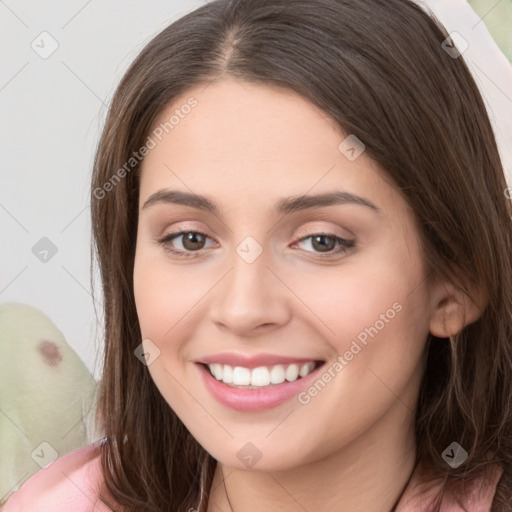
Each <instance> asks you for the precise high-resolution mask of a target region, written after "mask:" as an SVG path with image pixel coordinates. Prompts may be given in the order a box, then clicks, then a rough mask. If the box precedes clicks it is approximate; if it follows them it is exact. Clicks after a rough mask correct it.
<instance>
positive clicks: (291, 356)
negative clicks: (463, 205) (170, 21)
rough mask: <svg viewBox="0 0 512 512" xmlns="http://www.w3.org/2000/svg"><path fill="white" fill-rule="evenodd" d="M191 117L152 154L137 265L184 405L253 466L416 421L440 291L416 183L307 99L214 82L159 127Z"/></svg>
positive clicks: (339, 446) (234, 460)
mask: <svg viewBox="0 0 512 512" xmlns="http://www.w3.org/2000/svg"><path fill="white" fill-rule="evenodd" d="M203 89H204V90H203ZM190 98H194V101H193V103H194V107H193V108H185V107H184V105H187V102H188V104H192V103H191V100H190ZM176 109H178V110H179V112H180V113H181V115H178V116H177V117H176V116H175V120H174V122H173V126H172V129H169V128H168V129H167V132H168V133H165V130H163V135H162V129H160V130H159V131H155V132H153V133H156V134H158V136H152V137H153V140H154V142H155V145H154V146H155V147H153V148H152V149H151V150H150V152H149V154H148V155H147V156H146V157H145V159H144V162H143V166H142V173H141V181H140V197H139V205H140V206H139V212H138V214H139V220H138V232H137V248H136V256H135V266H134V291H135V299H136V307H137V314H138V319H139V323H140V327H141V334H142V338H143V339H144V344H143V346H144V349H145V351H146V352H148V353H149V354H150V360H149V361H152V362H150V364H149V365H148V366H147V369H148V371H149V372H150V374H151V377H152V379H153V380H154V382H155V384H156V386H157V387H158V389H159V391H160V392H161V394H162V396H163V397H164V399H165V400H166V401H167V403H168V404H169V406H170V407H171V408H172V409H173V410H174V411H175V412H176V414H177V415H178V416H179V418H180V419H181V420H182V421H183V423H184V424H185V426H186V427H187V428H188V429H189V430H190V432H191V433H192V435H193V436H194V437H195V438H196V439H197V440H198V442H199V443H200V444H201V445H202V446H203V447H204V448H205V449H206V450H207V451H208V452H209V453H210V454H212V455H213V457H215V458H216V459H217V460H219V461H221V462H222V463H224V464H227V465H229V466H232V467H237V468H241V469H243V468H246V467H250V464H252V463H251V462H250V461H251V460H256V459H259V460H258V469H264V470H270V469H274V470H277V469H286V468H293V467H295V466H298V465H300V464H304V463H307V462H314V461H317V460H320V459H322V458H325V457H328V456H329V455H331V454H333V453H335V452H339V451H340V450H343V449H348V448H349V447H350V446H352V445H354V444H355V443H356V442H357V441H358V440H361V439H363V438H365V439H366V442H367V443H370V442H376V441H370V438H372V439H377V436H373V437H372V436H371V432H375V433H377V432H379V435H385V432H386V431H391V430H393V429H397V428H398V429H402V428H404V422H403V418H405V417H411V416H412V411H413V410H414V408H415V400H416V397H417V395H416V393H417V390H418V386H419V384H420V381H421V377H422V372H423V368H424V367H423V364H424V358H423V349H424V345H425V341H426V338H427V334H428V331H429V314H430V312H431V311H432V307H433V301H432V295H431V291H430V289H429V286H428V283H427V280H426V276H425V269H424V265H423V261H422V253H421V249H420V243H419V238H418V234H417V230H416V227H415V223H414V220H413V213H412V211H411V210H410V208H409V207H408V205H407V204H406V202H405V201H404V199H403V198H402V196H401V195H400V193H399V192H398V191H397V190H396V189H395V188H394V187H393V186H392V184H391V181H390V180H389V179H388V178H386V177H385V175H384V174H383V172H382V170H381V169H379V167H378V166H377V164H376V163H375V162H374V161H373V160H372V159H370V158H369V157H368V156H367V154H366V153H365V152H364V151H363V152H362V153H361V154H360V155H359V156H357V155H358V153H359V151H360V150H361V149H362V146H359V145H358V143H357V141H356V143H355V144H354V142H353V140H352V139H349V140H348V141H345V139H346V138H347V136H348V135H349V134H347V133H343V131H341V130H340V129H339V128H338V127H337V126H336V125H335V123H334V121H333V120H331V119H329V118H328V117H327V116H326V114H325V113H323V112H321V111H320V110H319V109H318V108H316V107H315V106H313V105H312V104H310V103H309V102H307V101H306V100H305V99H303V98H302V97H301V96H298V95H297V94H295V93H294V92H292V91H289V90H285V89H279V88H274V87H270V86H262V85H254V84H249V83H245V82H240V81H234V80H225V81H220V82H216V83H214V84H211V85H209V86H208V87H206V88H204V85H203V86H201V87H197V88H194V89H191V90H189V91H188V92H187V93H186V94H184V95H182V96H181V97H179V98H176V99H175V101H174V102H173V104H172V105H170V106H169V107H168V108H166V109H165V111H163V112H162V113H161V115H160V116H159V119H158V120H157V122H156V123H155V126H154V128H155V129H157V128H158V126H159V125H160V124H161V123H165V122H166V121H168V120H169V119H170V118H171V116H172V115H173V113H175V111H176ZM177 119H179V120H178V121H177V122H176V120H177ZM160 139H161V140H160ZM344 141H345V142H344ZM350 141H352V144H350ZM340 144H341V146H340ZM350 148H354V150H351V149H350ZM165 191H166V192H169V193H167V194H166V193H165ZM171 191H172V192H174V193H173V194H171V193H170V192H171ZM177 193H181V194H187V195H189V194H195V195H198V196H202V197H203V198H205V199H206V200H207V201H209V203H207V202H205V201H204V200H203V201H196V202H192V201H190V196H189V197H188V198H186V197H185V196H184V195H182V196H180V195H179V194H177ZM155 194H156V195H155ZM325 194H331V196H330V200H329V197H327V196H326V197H327V199H325V197H324V200H323V202H322V201H318V202H317V203H313V202H309V203H308V201H294V199H297V198H300V197H302V196H305V197H306V198H311V197H313V196H323V195H325ZM333 197H334V198H337V199H336V200H333ZM303 199H304V198H303ZM310 201H312V200H311V199H310ZM210 203H211V204H210ZM313 204H315V205H316V206H314V207H312V205H313ZM208 363H210V364H211V371H212V372H213V373H214V374H215V375H216V376H213V375H212V374H211V373H210V367H209V366H208ZM297 372H299V375H297ZM308 372H309V373H308ZM297 377H298V378H297ZM219 379H220V380H219ZM283 379H284V382H283ZM224 380H225V381H226V382H224ZM230 381H231V382H230ZM269 381H270V382H269ZM235 384H237V386H235ZM248 386H250V387H248ZM249 443H250V444H249Z"/></svg>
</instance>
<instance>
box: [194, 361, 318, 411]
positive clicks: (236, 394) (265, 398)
mask: <svg viewBox="0 0 512 512" xmlns="http://www.w3.org/2000/svg"><path fill="white" fill-rule="evenodd" d="M260 364H261V363H260ZM324 364H325V361H313V360H311V361H307V360H302V361H300V362H295V363H288V364H287V363H283V364H273V365H269V366H255V367H250V368H249V367H246V366H236V365H233V366H232V365H229V364H222V363H221V362H215V363H212V362H208V363H204V362H197V363H196V365H195V366H196V368H198V370H199V373H200V378H201V380H202V382H203V385H204V386H205V388H206V389H207V390H208V391H209V393H210V394H211V395H212V396H213V398H215V399H216V401H217V402H219V403H220V404H222V405H223V406H226V407H228V408H230V409H234V410H236V411H241V412H258V411H264V410H267V409H272V408H275V407H278V406H279V405H281V404H283V403H285V402H287V401H289V400H291V399H292V398H293V397H296V396H297V395H298V394H299V393H300V392H302V391H304V389H305V388H307V387H308V386H310V385H311V383H312V382H313V381H314V379H315V378H317V377H318V374H319V372H320V371H321V370H320V369H321V368H322V367H323V366H324ZM227 381H229V382H227Z"/></svg>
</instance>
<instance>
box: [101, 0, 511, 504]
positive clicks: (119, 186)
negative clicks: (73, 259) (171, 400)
mask: <svg viewBox="0 0 512 512" xmlns="http://www.w3.org/2000/svg"><path fill="white" fill-rule="evenodd" d="M447 37H448V34H447V32H446V31H445V29H444V28H442V27H441V26H440V25H439V24H438V23H437V22H436V21H435V20H434V19H433V18H432V17H431V16H429V15H428V14H426V13H425V12H424V11H423V10H422V9H421V8H420V7H418V6H417V5H415V4H414V3H412V2H410V1H405V0H357V1H353V0H214V1H211V2H209V3H207V4H206V5H204V6H202V7H200V8H198V9H196V10H194V11H193V12H191V13H189V14H187V15H185V16H183V17H182V18H180V19H178V20H177V21H175V22H174V23H172V24H171V25H170V26H169V27H167V28H166V29H165V30H163V31H162V32H161V33H160V34H158V35H157V36H156V37H155V38H154V39H153V40H152V41H151V42H150V43H149V44H148V45H147V46H146V47H145V48H144V49H143V50H142V52H141V53H140V54H139V55H138V57H137V58H136V59H135V61H134V62H133V63H132V65H131V66H130V68H129V69H128V71H127V72H126V74H125V75H124V77H123V79H122V80H121V82H120V84H119V86H118V88H117V90H116V92H115V95H114V97H113V100H112V102H111V105H110V108H109V112H108V116H107V119H106V123H105V127H104V130H103V133H102V136H101V139H100V141H99V145H98V148H97V153H96V158H95V162H94V171H93V176H92V187H91V205H92V229H93V242H94V247H92V249H91V250H92V251H93V252H94V249H95V250H96V253H97V258H98V263H99V268H100V271H101V278H102V286H103V296H104V318H105V352H104V360H103V378H102V381H101V385H100V401H99V406H98V411H97V412H98V416H97V421H98V424H99V426H100V428H101V429H102V430H103V431H104V432H105V435H106V442H105V443H104V444H103V445H102V452H101V463H102V468H103V472H104V478H105V493H104V495H103V499H104V500H105V501H106V502H108V499H109V495H110V497H111V498H113V500H114V503H112V504H111V506H112V508H113V509H114V510H119V505H120V506H122V510H127V511H128V510H130V511H132V510H137V511H147V512H157V511H163V510H172V511H178V512H181V511H188V510H189V509H190V508H198V507H200V510H201V511H205V510H206V505H207V499H208V492H209V487H210V485H211V482H212V478H213V472H214V470H215V464H216V461H215V460H214V459H213V458H212V457H211V456H210V455H209V454H208V453H207V452H206V451H205V450H204V449H203V448H202V447H201V446H200V445H199V444H198V443H197V442H196V440H195V439H194V438H193V437H192V436H191V434H190V433H189V432H188V430H187V429H186V428H185V426H184V425H183V423H182V422H181V421H180V419H179V418H178V417H177V416H176V414H175V413H174V412H173V410H172V409H171V408H170V407H169V405H168V404H167V403H166V402H165V400H164V399H163V397H162V396H161V394H160V393H159V391H158V389H157V387H156V386H155V384H154V383H153V381H152V379H151V377H150V375H149V372H148V371H147V367H145V366H144V365H143V364H141V363H140V362H139V360H138V359H137V358H136V357H135V356H134V349H135V348H136V347H137V346H138V345H139V344H140V343H141V333H140V328H139V324H138V319H137V313H136V309H135V302H134V291H133V281H132V274H133V265H134V254H135V243H136V232H137V221H138V219H137V212H138V194H139V173H140V163H137V162H134V161H131V160H130V158H131V157H132V155H133V152H137V151H138V150H139V148H141V147H142V146H143V145H144V144H145V143H146V142H147V137H148V135H149V134H150V130H151V128H152V126H153V123H154V122H155V119H156V117H157V116H158V115H159V114H160V113H161V112H162V110H163V109H164V108H165V107H166V106H167V105H168V104H169V103H170V102H171V101H172V100H173V98H175V97H177V96H178V95H180V94H183V93H184V92H186V91H187V90H188V89H189V88H191V87H192V86H196V85H199V84H202V83H204V84H205V85H206V84H207V83H208V82H211V81H215V80H220V79H223V78H236V79H240V80H245V81H250V82H253V83H259V84H262V85H265V84H272V85H279V86H282V87H285V88H288V89H291V90H294V91H295V92H297V93H299V94H301V95H302V96H303V97H305V98H306V99H308V100H309V101H311V102H312V103H313V104H314V105H316V106H318V107H319V108H320V109H321V110H323V111H324V112H325V113H327V114H328V115H329V116H331V117H332V118H333V119H334V120H335V121H336V122H337V123H339V126H340V127H341V128H342V129H343V130H344V131H345V132H347V133H351V134H355V135H356V136H357V137H358V138H359V139H360V140H361V141H363V142H364V144H365V146H366V151H367V154H368V155H369V156H370V157H371V158H373V159H374V160H376V161H377V162H378V163H379V164H380V166H381V167H382V168H383V169H385V171H386V172H387V174H388V177H389V179H391V181H393V183H394V184H395V186H396V187H397V188H398V190H400V191H401V193H402V194H403V196H404V198H405V199H406V201H407V202H408V204H409V205H410V206H411V207H412V209H413V210H414V212H415V217H416V218H415V220H416V222H417V225H418V228H419V232H420V233H419V235H420V237H421V241H422V246H423V250H424V258H425V262H426V263H427V266H428V268H429V269H430V272H431V275H432V278H434V277H445V278H448V279H451V281H452V282H453V283H454V284H456V285H457V286H458V287H459V288H460V287H462V289H464V290H467V288H465V284H467V283H468V280H470V281H473V282H474V283H476V284H477V285H478V286H480V287H482V288H483V289H485V290H486V291H487V293H488V297H489V300H488V303H487V305H486V307H485V309H484V310H483V312H482V315H481V317H480V318H479V319H478V320H477V321H476V322H474V323H472V324H470V325H468V326H466V327H465V328H464V329H463V330H462V331H461V332H460V333H458V334H457V335H456V336H454V337H453V338H450V339H438V338H434V337H433V336H431V335H430V336H429V338H428V341H427V345H426V349H427V350H428V357H427V367H426V372H425V374H424V377H423V381H422V385H421V389H420V396H419V402H418V408H417V412H416V418H415V430H416V441H417V462H421V463H422V464H423V465H424V466H425V467H428V468H430V470H431V471H432V476H433V478H434V477H435V478H438V479H441V480H442V481H443V482H444V484H445V488H448V487H449V486H450V485H451V484H457V483H460V482H464V481H468V480H471V479H472V478H475V477H476V476H477V475H480V474H486V470H487V468H488V466H489V465H490V464H491V463H498V464H500V465H501V466H502V467H504V468H505V472H504V474H503V476H502V478H501V480H500V483H499V485H498V489H497V493H496V495H495V499H494V503H493V508H492V510H493V512H498V511H504V510H505V507H507V508H506V510H510V508H509V507H510V500H511V495H512V491H511V489H512V477H511V475H510V472H509V469H508V468H509V465H510V464H511V461H512V434H511V425H512V411H511V391H512V268H511V267H512V265H511V255H512V239H511V234H512V221H511V211H512V208H511V204H510V202H509V201H508V200H507V197H506V194H505V189H506V188H507V183H506V181H505V178H504V173H503V168H502V164H501V161H500V158H499V154H498V149H497V146H496V142H495V138H494V135H493V131H492V128H491V125H490V122H489V119H488V116H487V112H486V109H485V106H484V103H483V101H482V98H481V96H480V93H479V91H478V88H477V86H476V84H475V81H474V80H473V78H472V76H471V74H470V72H469V70H468V68H467V67H466V65H465V63H464V61H463V59H462V58H453V55H449V54H448V53H447V52H446V51H445V49H444V48H443V46H442V43H443V41H444V40H445V39H446V38H447ZM129 161H130V162H131V163H130V164H129V166H128V167H127V165H126V163H127V162H129ZM123 167H124V169H125V172H119V169H121V168H123ZM92 255H93V257H94V253H93V254H92ZM92 285H93V283H92ZM454 440H456V441H457V442H458V443H459V444H460V445H461V446H463V447H464V448H465V449H466V451H467V452H468V454H469V456H468V458H467V459H466V461H465V462H464V463H463V464H462V465H461V466H459V467H458V468H451V467H450V466H449V465H448V464H447V463H446V462H445V461H444V460H443V459H442V458H441V454H442V452H443V450H444V449H445V448H446V447H447V446H449V445H450V444H451V443H452V442H453V441H454ZM489 454H492V456H489ZM107 491H108V492H107ZM201 497H202V498H203V499H201V500H200V498H201ZM199 503H200V505H199ZM506 503H508V506H507V505H506Z"/></svg>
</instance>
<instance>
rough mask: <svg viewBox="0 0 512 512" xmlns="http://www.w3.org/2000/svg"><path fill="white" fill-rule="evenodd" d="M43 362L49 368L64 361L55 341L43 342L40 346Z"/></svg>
mask: <svg viewBox="0 0 512 512" xmlns="http://www.w3.org/2000/svg"><path fill="white" fill-rule="evenodd" d="M38 350H39V353H40V354H41V355H42V356H43V361H44V362H45V363H46V364H47V365H49V366H57V365H58V364H59V363H60V362H61V361H62V356H61V354H60V352H59V347H58V346H57V344H56V343H54V342H53V341H48V340H43V341H41V343H39V346H38Z"/></svg>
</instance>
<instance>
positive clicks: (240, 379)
mask: <svg viewBox="0 0 512 512" xmlns="http://www.w3.org/2000/svg"><path fill="white" fill-rule="evenodd" d="M318 364H319V363H317V362H315V361H310V362H308V363H303V364H296V363H292V364H288V365H282V364H277V365H274V366H270V367H269V366H259V367H258V368H252V369H251V368H245V367H243V366H235V367H233V366H231V365H228V364H219V363H213V364H209V365H208V368H209V370H210V373H211V374H212V376H213V377H215V378H216V379H217V380H219V381H222V382H224V384H228V385H229V386H231V387H238V388H242V389H259V388H263V387H267V386H269V385H271V384H282V383H283V382H284V381H285V380H286V381H287V382H294V381H296V380H298V379H301V378H302V377H306V375H309V374H310V373H311V372H312V371H313V370H314V369H315V368H316V367H317V365H318Z"/></svg>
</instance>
